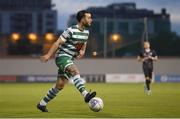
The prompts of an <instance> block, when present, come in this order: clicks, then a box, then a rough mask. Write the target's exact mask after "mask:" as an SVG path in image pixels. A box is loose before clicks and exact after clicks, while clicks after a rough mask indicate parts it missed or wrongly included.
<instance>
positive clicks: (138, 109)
mask: <svg viewBox="0 0 180 119" xmlns="http://www.w3.org/2000/svg"><path fill="white" fill-rule="evenodd" d="M86 86H87V87H88V89H90V88H91V89H93V90H96V91H97V93H98V94H97V96H99V97H101V98H102V99H103V101H104V109H103V111H101V112H92V111H90V109H89V108H88V105H87V104H86V103H84V101H83V98H82V96H81V95H80V93H79V92H78V91H77V89H75V87H74V86H72V85H70V84H69V85H67V86H66V87H65V89H64V90H63V91H62V92H61V93H60V94H59V95H58V96H57V97H56V98H55V99H54V100H53V101H52V102H50V103H49V105H48V109H49V111H50V112H49V113H42V112H40V111H39V110H37V109H36V104H37V102H38V101H39V100H40V99H41V98H42V97H43V96H44V95H45V94H46V92H47V90H48V89H49V88H51V87H52V84H50V83H35V84H32V83H31V84H24V83H23V84H0V117H22V118H25V117H38V118H45V117H46V118H50V117H57V118H64V117H79V118H81V117H90V118H96V117H97V118H106V117H107V118H112V117H154V118H155V117H161V118H164V117H180V83H161V84H153V85H152V89H153V93H152V95H146V94H144V92H143V84H87V85H86Z"/></svg>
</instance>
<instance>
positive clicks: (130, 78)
mask: <svg viewBox="0 0 180 119" xmlns="http://www.w3.org/2000/svg"><path fill="white" fill-rule="evenodd" d="M81 77H82V79H83V80H84V82H87V83H141V82H144V75H143V74H84V75H81ZM56 79H57V76H56V75H17V76H16V75H1V76H0V83H7V82H9V83H16V82H20V83H43V82H44V83H46V82H47V83H48V82H55V81H56ZM69 81H70V83H73V81H72V80H71V79H70V80H69ZM153 81H154V82H157V83H161V82H175V83H176V82H179V83H180V75H159V74H158V75H157V74H155V75H154V76H153Z"/></svg>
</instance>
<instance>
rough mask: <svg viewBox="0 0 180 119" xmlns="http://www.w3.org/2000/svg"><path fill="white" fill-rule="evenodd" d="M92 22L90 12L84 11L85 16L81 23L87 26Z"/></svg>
mask: <svg viewBox="0 0 180 119" xmlns="http://www.w3.org/2000/svg"><path fill="white" fill-rule="evenodd" d="M91 23H92V17H91V14H90V13H85V17H84V18H83V24H84V26H86V27H88V26H91Z"/></svg>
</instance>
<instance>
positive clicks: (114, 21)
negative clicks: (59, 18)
mask: <svg viewBox="0 0 180 119" xmlns="http://www.w3.org/2000/svg"><path fill="white" fill-rule="evenodd" d="M87 10H88V11H90V12H91V13H92V14H93V25H92V28H91V31H92V32H91V38H90V40H89V42H91V43H90V46H89V50H88V51H89V55H91V52H93V51H96V52H97V53H99V56H100V57H101V56H103V54H104V55H105V53H106V52H107V54H106V55H107V56H109V57H115V56H126V55H134V54H136V53H135V52H132V51H131V53H128V51H127V52H124V53H123V54H118V52H117V50H118V49H120V48H122V47H125V46H128V45H130V44H133V43H136V42H139V41H141V40H144V39H145V36H146V37H147V36H148V38H146V39H150V38H153V37H155V36H157V35H158V34H159V33H161V32H166V33H167V32H168V33H169V32H171V23H170V15H169V14H168V13H166V9H164V8H162V11H161V13H154V11H153V10H148V9H138V8H136V4H135V3H118V4H111V5H108V6H107V7H90V8H88V9H87ZM75 23H76V20H75V15H71V17H70V19H69V22H68V25H69V26H70V25H72V24H75ZM145 32H147V33H148V34H146V33H145ZM95 44H97V46H95ZM94 46H95V47H94ZM104 50H105V51H104ZM116 52H117V53H116ZM136 52H138V50H136Z"/></svg>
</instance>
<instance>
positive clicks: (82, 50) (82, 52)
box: [77, 43, 86, 59]
mask: <svg viewBox="0 0 180 119" xmlns="http://www.w3.org/2000/svg"><path fill="white" fill-rule="evenodd" d="M85 51H86V43H84V44H83V45H82V47H81V49H80V50H79V55H78V56H77V59H80V58H82V57H83V56H84V54H85Z"/></svg>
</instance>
